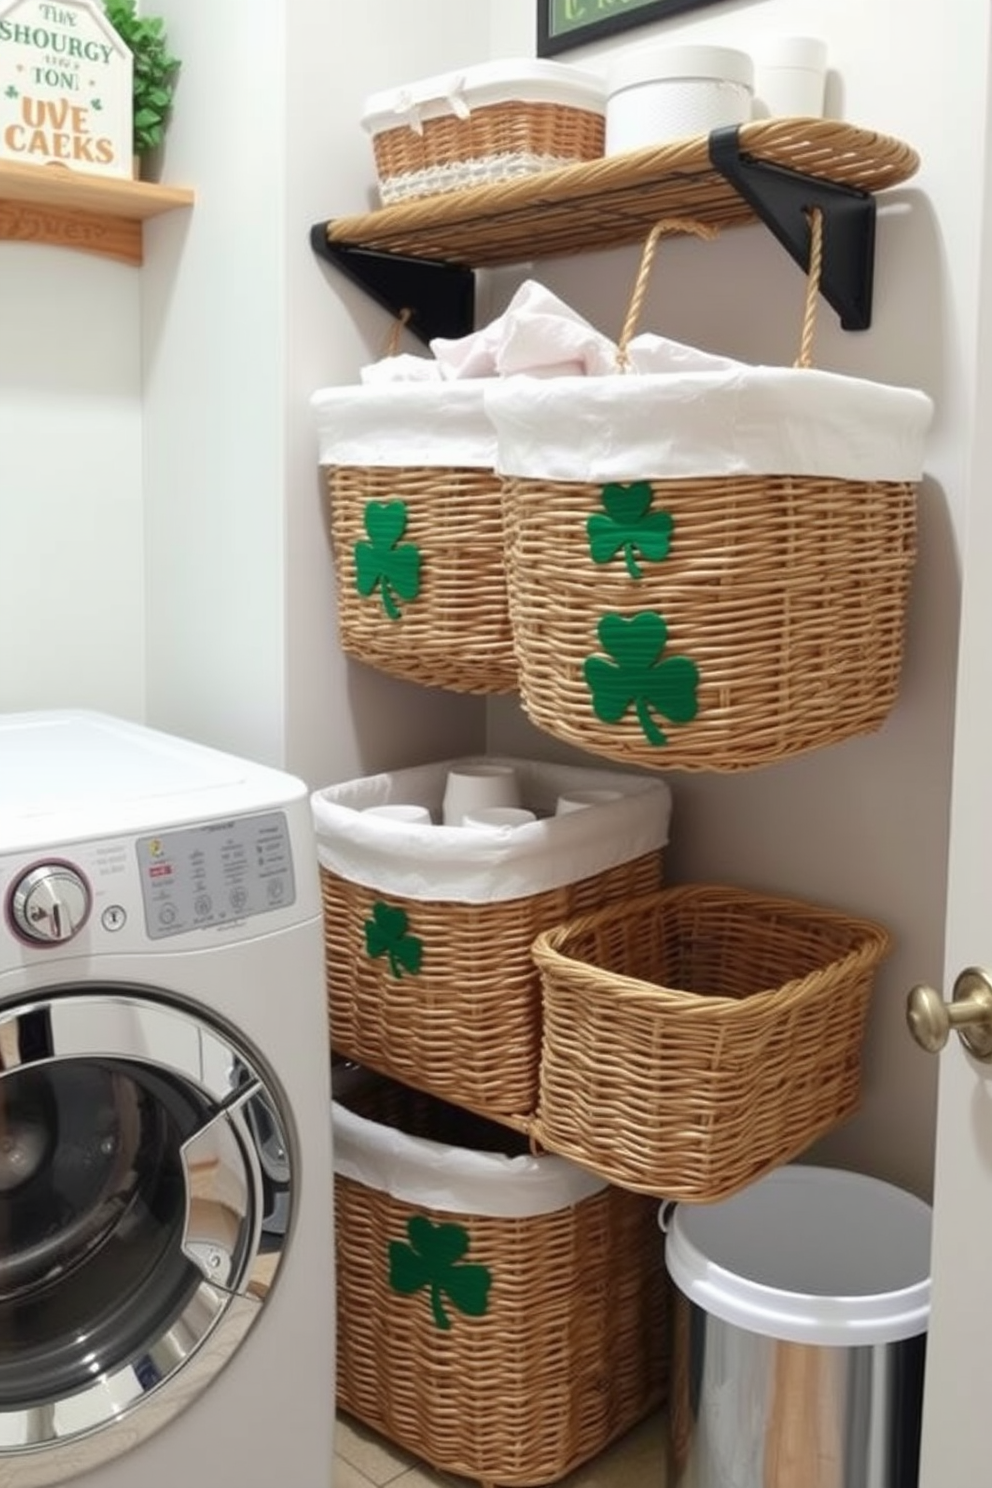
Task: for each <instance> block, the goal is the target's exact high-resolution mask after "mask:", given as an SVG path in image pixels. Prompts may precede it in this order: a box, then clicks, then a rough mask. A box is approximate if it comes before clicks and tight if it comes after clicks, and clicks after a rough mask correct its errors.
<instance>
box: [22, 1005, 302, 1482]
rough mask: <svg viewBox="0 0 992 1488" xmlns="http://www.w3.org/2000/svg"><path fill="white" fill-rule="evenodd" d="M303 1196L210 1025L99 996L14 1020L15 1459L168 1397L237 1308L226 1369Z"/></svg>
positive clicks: (268, 1113) (237, 1056)
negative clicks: (293, 1197) (283, 1219)
mask: <svg viewBox="0 0 992 1488" xmlns="http://www.w3.org/2000/svg"><path fill="white" fill-rule="evenodd" d="M290 1189H291V1170H290V1161H289V1153H288V1149H287V1144H286V1138H285V1134H284V1125H283V1123H282V1122H281V1121H280V1119H279V1114H278V1110H277V1107H276V1104H275V1101H274V1099H273V1097H272V1094H271V1092H270V1091H269V1089H268V1088H267V1087H266V1085H265V1083H264V1082H263V1081H262V1079H261V1077H260V1076H259V1074H258V1072H257V1069H256V1067H255V1065H254V1064H253V1063H252V1061H251V1059H250V1057H249V1056H248V1054H247V1052H246V1051H245V1050H243V1049H242V1048H241V1047H239V1046H238V1044H236V1043H235V1042H234V1040H233V1039H232V1038H230V1037H227V1036H226V1035H225V1034H222V1033H220V1032H219V1031H218V1030H217V1029H216V1028H214V1027H213V1026H212V1025H208V1024H206V1023H205V1022H203V1021H201V1020H199V1019H197V1018H194V1017H191V1016H190V1015H188V1014H186V1013H183V1012H179V1011H178V1010H176V1009H175V1008H172V1007H167V1006H165V1005H162V1004H158V1003H154V1002H151V1001H143V1000H140V999H138V998H133V997H124V998H122V997H121V996H119V995H114V996H109V995H105V996H103V997H94V996H93V995H92V994H89V993H88V994H86V995H83V996H60V997H58V998H53V999H51V1000H50V1001H47V1002H35V1003H33V1004H31V1005H30V1006H26V1007H22V1008H20V1009H14V1010H7V1011H4V1012H3V1013H0V1456H2V1455H3V1453H4V1452H7V1451H10V1450H14V1451H17V1450H18V1449H20V1450H25V1449H26V1450H37V1449H38V1448H39V1447H43V1446H44V1445H46V1444H49V1445H51V1444H55V1443H58V1442H60V1441H64V1440H66V1439H71V1438H72V1437H74V1436H78V1435H79V1433H81V1432H92V1431H93V1429H94V1427H99V1426H101V1425H104V1424H106V1423H110V1422H113V1421H116V1420H117V1419H119V1417H120V1415H121V1413H122V1412H124V1411H127V1410H128V1409H129V1407H131V1406H132V1405H134V1404H135V1403H137V1402H138V1401H139V1400H141V1399H142V1398H143V1397H144V1396H145V1395H147V1394H148V1393H149V1392H151V1391H153V1390H154V1391H156V1392H161V1391H162V1389H163V1387H165V1386H166V1385H167V1382H168V1381H169V1380H170V1379H172V1378H173V1377H174V1376H175V1375H177V1374H178V1373H179V1372H180V1371H181V1370H183V1369H184V1367H185V1366H186V1365H187V1363H188V1362H189V1361H190V1360H191V1359H192V1358H193V1357H194V1355H195V1354H196V1352H197V1350H198V1349H199V1345H200V1344H201V1343H202V1342H203V1340H204V1339H205V1338H206V1337H207V1336H208V1335H210V1334H213V1333H214V1331H215V1329H216V1327H217V1325H218V1323H219V1322H220V1320H221V1319H222V1318H223V1317H224V1315H225V1314H226V1313H227V1312H228V1310H229V1309H230V1307H231V1305H232V1303H233V1302H235V1301H238V1302H239V1303H240V1304H242V1306H241V1310H240V1313H239V1319H240V1320H239V1323H238V1325H237V1326H236V1327H234V1328H232V1329H231V1330H230V1333H231V1339H230V1343H231V1346H230V1348H229V1349H227V1350H226V1351H225V1350H224V1349H223V1348H221V1349H212V1350H211V1354H212V1355H216V1356H217V1365H216V1367H217V1368H219V1367H221V1365H222V1364H223V1363H224V1362H226V1357H227V1356H228V1355H229V1353H230V1352H231V1351H233V1348H235V1347H236V1346H237V1344H238V1342H240V1339H241V1337H242V1336H243V1335H244V1332H245V1331H246V1328H247V1326H250V1323H251V1321H252V1318H253V1314H254V1313H257V1311H258V1310H259V1301H258V1300H257V1298H258V1295H260V1294H261V1293H262V1289H260V1288H259V1287H258V1286H257V1281H258V1275H259V1267H260V1265H261V1264H262V1261H263V1252H264V1251H265V1250H266V1248H268V1249H270V1250H271V1251H272V1256H271V1257H270V1258H269V1261H268V1265H267V1267H266V1269H267V1271H268V1272H271V1271H272V1270H273V1269H274V1264H275V1261H276V1260H277V1259H278V1251H279V1248H280V1246H281V1243H282V1239H283V1232H284V1229H285V1225H284V1224H283V1225H282V1227H281V1228H273V1227H272V1226H270V1224H269V1222H268V1219H267V1216H271V1215H272V1214H273V1213H274V1212H275V1211H276V1209H279V1210H280V1211H281V1212H282V1214H283V1215H285V1212H286V1210H287V1206H288V1203H289V1198H290ZM245 1304H247V1306H246V1305H245ZM214 1372H216V1370H215V1371H214ZM132 1440H133V1436H132Z"/></svg>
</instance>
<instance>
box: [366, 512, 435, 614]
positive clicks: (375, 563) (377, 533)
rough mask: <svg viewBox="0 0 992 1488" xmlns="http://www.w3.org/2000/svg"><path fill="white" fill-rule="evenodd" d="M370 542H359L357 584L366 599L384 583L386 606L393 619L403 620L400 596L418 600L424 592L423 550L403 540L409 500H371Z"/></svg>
mask: <svg viewBox="0 0 992 1488" xmlns="http://www.w3.org/2000/svg"><path fill="white" fill-rule="evenodd" d="M365 531H366V532H367V533H368V535H369V541H368V542H357V543H356V544H355V584H356V587H357V589H358V592H359V594H361V595H362V596H363V598H365V597H367V596H368V595H370V594H372V593H373V592H374V591H375V589H376V587H377V586H381V590H380V592H381V596H382V607H383V609H384V610H385V612H386V614H387V615H388V616H389V618H390V620H400V619H402V613H401V611H400V608H399V605H398V604H397V603H396V595H398V596H399V598H400V599H416V597H417V595H418V594H419V593H420V549H419V548H418V547H417V546H416V544H415V543H402V544H400V545H399V546H397V544H399V541H400V538H401V537H402V536H403V534H404V532H405V531H406V502H405V501H370V502H369V503H368V504H367V506H366V508H365Z"/></svg>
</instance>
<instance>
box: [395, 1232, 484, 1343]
mask: <svg viewBox="0 0 992 1488" xmlns="http://www.w3.org/2000/svg"><path fill="white" fill-rule="evenodd" d="M406 1232H407V1235H408V1236H409V1239H410V1243H409V1245H406V1244H404V1242H403V1241H402V1240H390V1242H389V1285H390V1286H391V1287H392V1288H393V1290H394V1291H397V1292H401V1293H402V1294H403V1295H404V1296H406V1297H410V1296H412V1295H413V1293H414V1292H419V1291H420V1289H421V1287H425V1286H426V1287H430V1289H431V1309H432V1311H433V1313H434V1321H435V1323H437V1325H438V1327H439V1328H443V1329H444V1330H445V1331H446V1332H447V1330H448V1329H449V1328H450V1327H451V1319H450V1318H449V1317H448V1314H447V1313H446V1312H445V1310H444V1308H443V1307H442V1306H441V1297H442V1294H443V1293H445V1292H446V1293H447V1295H448V1299H449V1301H451V1302H452V1303H454V1305H455V1307H457V1308H458V1309H459V1311H460V1312H464V1313H465V1314H466V1316H467V1317H483V1316H484V1315H485V1312H486V1308H487V1307H488V1305H489V1287H490V1284H491V1282H492V1275H491V1273H490V1271H489V1270H488V1268H487V1267H486V1266H475V1265H471V1264H469V1263H468V1262H463V1261H462V1257H463V1256H464V1255H465V1254H466V1252H467V1250H468V1248H469V1243H470V1242H469V1238H468V1231H467V1230H464V1229H463V1228H462V1226H461V1225H456V1224H438V1225H436V1224H432V1223H431V1221H430V1220H429V1219H424V1218H423V1217H422V1216H421V1215H418V1214H414V1215H413V1216H412V1217H411V1218H410V1219H408V1220H407V1222H406Z"/></svg>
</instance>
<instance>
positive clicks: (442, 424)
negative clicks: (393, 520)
mask: <svg viewBox="0 0 992 1488" xmlns="http://www.w3.org/2000/svg"><path fill="white" fill-rule="evenodd" d="M490 380H491V379H488V378H481V377H480V378H477V379H473V380H469V379H465V380H464V381H462V382H455V381H449V382H442V381H440V380H439V381H431V382H393V383H378V384H362V385H361V386H349V387H332V388H321V389H319V390H318V391H317V392H315V393H314V394H313V395H312V396H311V399H310V407H311V409H312V411H313V416H314V418H315V420H316V424H317V439H318V450H319V456H318V462H319V464H320V465H323V466H328V465H371V466H380V465H381V466H392V467H397V468H399V467H401V466H421V465H425V466H426V465H438V466H442V467H446V468H453V467H457V466H465V467H468V468H470V469H478V470H491V469H492V468H493V465H494V463H495V459H496V432H495V430H494V428H493V426H492V423H491V421H490V419H489V416H488V414H487V412H486V408H485V389H486V385H487V383H488V382H489V381H490Z"/></svg>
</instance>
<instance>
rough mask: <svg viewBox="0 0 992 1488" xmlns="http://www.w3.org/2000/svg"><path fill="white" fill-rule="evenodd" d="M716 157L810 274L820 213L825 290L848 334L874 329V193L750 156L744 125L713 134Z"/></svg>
mask: <svg viewBox="0 0 992 1488" xmlns="http://www.w3.org/2000/svg"><path fill="white" fill-rule="evenodd" d="M709 155H710V161H711V162H712V164H713V166H714V168H715V169H716V170H718V171H719V172H720V174H721V175H722V176H723V177H724V178H725V179H726V180H727V181H729V182H730V184H731V186H733V188H734V190H735V191H737V192H738V193H739V195H740V196H742V197H743V198H744V200H745V201H746V202H747V203H748V205H749V206H751V207H753V208H754V211H755V212H756V213H757V215H758V216H759V217H760V218H761V220H762V222H763V223H764V224H765V226H766V227H768V228H769V230H770V231H771V232H772V233H774V235H775V237H776V238H778V240H779V242H780V243H781V244H782V246H783V247H784V248H785V249H786V251H787V252H788V254H789V255H790V257H791V258H793V259H794V260H795V262H796V263H797V264H798V265H799V267H800V268H801V269H802V270H803V272H804V273H808V272H809V254H810V236H811V234H810V223H809V218H808V213H809V212H810V211H811V210H812V209H813V208H814V207H819V208H820V210H821V212H822V213H823V265H822V269H821V273H820V293H821V294H822V295H823V298H824V299H825V300H826V301H827V302H828V304H830V305H831V306H832V307H833V308H834V310H836V312H837V314H838V315H839V316H840V323H841V326H842V327H843V329H844V330H845V331H866V330H867V329H868V327H869V326H870V325H871V302H872V287H873V274H874V263H875V198H874V197H873V196H872V195H871V193H870V192H866V191H859V190H858V189H857V188H856V187H853V186H845V185H843V184H841V183H838V182H836V181H826V180H823V179H822V178H821V177H818V176H807V175H804V174H802V173H801V172H800V171H793V170H789V169H788V168H787V167H786V166H781V165H773V164H771V163H770V162H768V161H763V160H756V159H754V157H753V156H749V155H742V154H741V150H740V141H739V138H738V129H737V126H736V125H732V126H729V127H727V128H725V129H714V130H713V131H712V132H711V134H710V136H709Z"/></svg>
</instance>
